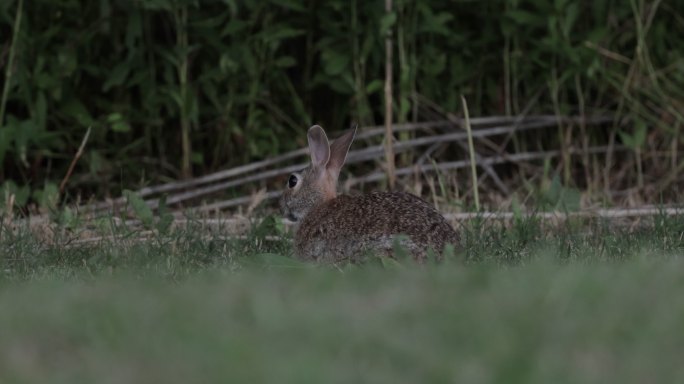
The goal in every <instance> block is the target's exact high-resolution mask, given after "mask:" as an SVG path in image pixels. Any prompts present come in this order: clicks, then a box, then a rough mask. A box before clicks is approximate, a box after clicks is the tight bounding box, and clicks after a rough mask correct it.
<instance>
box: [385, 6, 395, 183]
mask: <svg viewBox="0 0 684 384" xmlns="http://www.w3.org/2000/svg"><path fill="white" fill-rule="evenodd" d="M385 12H386V13H387V14H390V13H392V0H385ZM393 142H394V137H393V135H392V28H389V29H388V30H387V34H386V35H385V160H386V163H387V164H386V166H387V181H388V183H389V188H390V189H394V185H395V183H396V175H395V171H394V169H395V165H394V148H393V147H392V145H393V144H394V143H393Z"/></svg>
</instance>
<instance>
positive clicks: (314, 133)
mask: <svg viewBox="0 0 684 384" xmlns="http://www.w3.org/2000/svg"><path fill="white" fill-rule="evenodd" d="M306 137H307V138H308V140H309V151H310V152H311V164H312V165H313V166H314V168H319V169H323V168H324V167H325V165H326V164H328V160H329V159H330V146H329V145H328V137H327V136H326V135H325V131H323V128H321V127H320V126H318V125H314V126H313V127H311V128H309V133H308V134H307V135H306Z"/></svg>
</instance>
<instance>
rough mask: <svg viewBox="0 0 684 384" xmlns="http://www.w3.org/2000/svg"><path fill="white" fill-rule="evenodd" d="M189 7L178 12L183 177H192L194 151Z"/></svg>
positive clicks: (177, 41)
mask: <svg viewBox="0 0 684 384" xmlns="http://www.w3.org/2000/svg"><path fill="white" fill-rule="evenodd" d="M187 24H188V8H187V7H182V8H181V9H180V10H179V11H177V14H176V28H177V30H176V43H177V44H178V48H180V51H181V54H182V55H183V57H182V58H181V62H180V66H179V68H178V80H179V83H180V94H181V102H182V103H183V104H182V105H181V108H180V112H181V118H180V125H181V141H182V151H183V158H182V163H181V175H182V177H183V178H188V177H192V169H191V167H190V155H191V153H192V148H191V142H190V121H189V117H188V52H187V48H188V32H187V29H186V27H187Z"/></svg>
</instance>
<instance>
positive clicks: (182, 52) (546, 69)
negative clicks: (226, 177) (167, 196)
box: [0, 0, 684, 199]
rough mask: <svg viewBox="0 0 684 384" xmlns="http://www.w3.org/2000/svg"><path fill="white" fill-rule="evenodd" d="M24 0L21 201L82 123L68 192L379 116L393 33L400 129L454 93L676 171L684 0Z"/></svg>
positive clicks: (66, 154)
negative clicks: (423, 103) (577, 118)
mask: <svg viewBox="0 0 684 384" xmlns="http://www.w3.org/2000/svg"><path fill="white" fill-rule="evenodd" d="M19 4H20V2H19V1H18V0H4V1H2V2H1V3H0V68H1V70H2V73H3V76H2V79H3V88H5V89H7V92H6V97H3V100H2V103H3V107H4V111H5V112H4V116H0V119H1V120H0V180H2V181H3V184H2V185H3V186H4V189H5V190H8V189H13V190H23V191H24V192H25V193H24V195H25V196H26V199H28V198H29V197H28V196H29V195H28V191H29V188H30V190H33V191H35V192H34V193H33V197H34V198H37V199H39V198H40V193H41V192H44V190H45V189H47V188H52V189H53V190H54V189H55V186H54V183H57V182H59V180H61V178H62V177H64V175H65V173H66V170H67V168H68V166H69V163H70V161H71V159H72V158H73V156H74V153H75V152H76V151H77V149H78V147H79V145H80V143H81V140H82V139H83V136H84V134H85V132H86V130H87V128H88V127H92V133H91V136H90V138H89V141H88V144H87V147H86V151H85V154H84V156H83V158H82V159H81V160H80V161H79V162H78V164H77V166H76V171H75V174H74V176H73V177H72V179H71V180H70V183H69V186H68V191H70V192H71V193H72V194H76V193H82V194H88V195H93V194H94V195H96V196H106V195H111V194H118V193H120V190H121V189H123V188H131V187H136V186H139V185H142V184H149V183H155V182H163V181H166V180H171V179H177V178H182V177H190V176H192V175H199V174H205V173H207V172H211V171H214V170H218V169H223V168H226V167H230V166H234V165H237V164H242V163H245V162H248V161H252V160H255V159H262V158H264V157H268V156H271V155H274V154H278V153H282V152H283V151H286V150H289V149H294V148H298V147H300V146H303V145H304V144H305V142H304V139H305V136H304V134H303V133H304V132H305V129H306V128H307V127H308V126H310V125H311V124H313V123H319V124H321V125H323V126H324V127H326V128H328V129H329V130H332V131H336V130H340V129H343V128H346V127H347V126H348V125H349V124H350V123H351V122H352V121H355V122H359V123H360V124H361V125H373V124H379V123H382V119H383V100H384V98H383V94H382V90H383V79H384V65H385V54H384V36H385V32H386V31H388V30H390V31H391V32H392V36H393V43H394V49H395V51H394V52H395V55H394V60H393V65H394V74H395V78H394V90H395V91H394V98H395V110H394V114H395V116H394V119H395V121H397V122H407V121H418V120H429V119H430V118H432V117H433V116H430V115H429V114H425V113H423V112H422V111H421V109H420V108H419V106H420V105H419V103H418V102H417V101H416V100H417V98H418V97H420V98H421V99H422V100H429V101H430V102H431V103H434V104H435V105H437V106H439V108H441V109H442V110H444V111H449V112H453V113H456V114H460V113H461V112H460V109H461V105H460V96H461V95H464V96H465V97H466V98H467V99H468V102H469V107H470V115H471V116H484V115H517V114H520V113H523V112H525V113H551V114H559V115H561V114H587V115H589V114H597V113H608V114H612V115H615V116H616V120H615V121H616V124H614V126H613V131H612V132H611V131H610V127H607V128H606V127H603V128H601V129H595V130H589V131H583V132H577V133H574V134H573V136H572V138H571V140H570V142H574V141H577V142H582V141H585V142H590V143H592V144H601V143H606V142H608V141H609V138H610V137H611V133H612V134H615V133H617V135H614V136H615V137H617V140H618V141H620V142H623V143H625V144H626V145H629V146H630V147H633V148H634V149H641V148H642V147H643V148H644V152H646V150H647V149H649V150H652V151H654V152H655V151H668V155H667V156H668V158H667V159H666V160H663V161H664V162H665V163H666V164H667V165H668V166H673V167H675V168H677V167H679V166H680V165H681V160H680V159H679V157H678V156H677V154H678V148H679V143H680V141H681V138H680V133H679V132H680V123H681V122H682V121H684V118H683V113H682V110H683V109H682V104H683V103H682V101H681V100H682V97H683V96H684V60H683V57H684V56H683V52H684V40H683V39H681V36H684V15H683V12H684V2H682V1H681V0H669V1H645V0H629V1H627V0H615V1H610V0H606V1H594V2H588V1H580V0H555V1H548V0H505V1H504V0H500V1H495V0H491V1H489V0H488V1H453V0H419V1H406V0H396V1H395V2H394V12H392V13H389V14H388V13H386V12H385V10H384V2H381V1H358V0H351V1H349V0H330V1H319V0H286V1H238V0H234V1H231V0H225V1H182V0H175V1H173V0H138V1H134V0H116V1H114V0H97V1H93V0H32V1H25V2H24V3H23V9H22V10H21V12H17V10H18V7H19ZM19 22H20V27H19V29H18V31H19V32H18V34H17V35H16V40H13V37H14V36H15V34H14V32H13V30H14V27H15V26H16V25H17V23H19ZM12 54H13V55H14V60H13V62H12V63H10V57H11V56H12ZM5 74H6V76H4V75H5ZM624 121H629V122H630V123H629V124H626V123H624ZM559 136H561V137H559ZM563 140H564V139H563V138H562V135H558V134H557V133H553V134H550V135H546V136H542V137H531V138H526V139H525V140H523V141H526V143H523V144H519V143H518V144H519V145H521V147H520V148H521V149H524V148H528V147H532V146H541V147H544V148H558V147H559V145H560V142H562V141H563ZM672 143H674V146H672V145H671V144H672ZM518 144H516V145H518ZM644 161H647V160H644ZM639 162H641V158H639ZM647 171H650V169H648V170H647ZM566 181H569V182H571V183H572V182H573V181H572V180H566ZM22 188H23V189H22Z"/></svg>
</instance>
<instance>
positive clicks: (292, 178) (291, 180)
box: [287, 174, 299, 188]
mask: <svg viewBox="0 0 684 384" xmlns="http://www.w3.org/2000/svg"><path fill="white" fill-rule="evenodd" d="M298 181H299V179H298V178H297V175H295V174H292V175H290V178H289V179H288V180H287V186H288V187H289V188H294V187H295V186H296V185H297V182H298Z"/></svg>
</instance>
